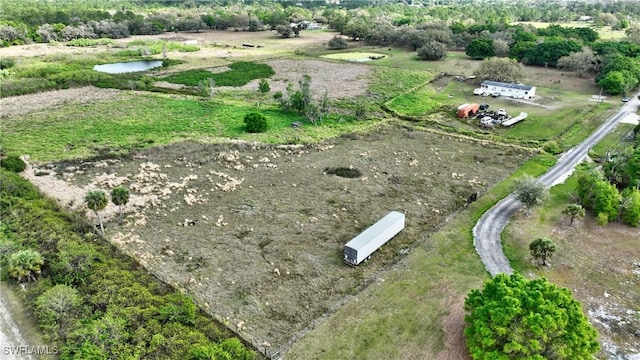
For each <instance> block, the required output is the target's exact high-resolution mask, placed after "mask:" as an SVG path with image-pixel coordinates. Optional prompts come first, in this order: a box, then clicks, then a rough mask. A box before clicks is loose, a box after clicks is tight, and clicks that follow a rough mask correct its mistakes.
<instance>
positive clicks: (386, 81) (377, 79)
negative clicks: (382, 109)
mask: <svg viewBox="0 0 640 360" xmlns="http://www.w3.org/2000/svg"><path fill="white" fill-rule="evenodd" d="M433 76H434V75H433V73H431V72H428V71H419V70H407V69H395V68H387V67H379V68H375V71H374V75H373V82H372V84H371V85H370V86H369V90H370V91H371V92H372V93H373V94H375V96H376V98H377V99H379V100H378V101H380V100H382V101H380V103H383V102H385V101H387V100H389V99H392V98H394V97H396V96H398V95H400V94H403V93H405V92H407V91H410V90H411V89H413V88H415V87H418V86H421V85H423V84H425V83H427V82H428V81H430V80H431V79H433Z"/></svg>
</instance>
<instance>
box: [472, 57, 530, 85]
mask: <svg viewBox="0 0 640 360" xmlns="http://www.w3.org/2000/svg"><path fill="white" fill-rule="evenodd" d="M473 74H474V75H476V76H477V77H478V78H480V79H483V80H493V81H502V82H515V83H518V82H521V81H522V80H524V78H525V76H526V75H527V73H526V72H525V70H524V65H522V64H521V63H519V62H517V61H516V60H514V59H509V58H497V57H492V58H489V59H484V60H482V62H481V63H480V66H478V68H477V69H476V70H475V71H474V72H473Z"/></svg>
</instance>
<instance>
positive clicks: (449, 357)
mask: <svg viewBox="0 0 640 360" xmlns="http://www.w3.org/2000/svg"><path fill="white" fill-rule="evenodd" d="M464 315H465V313H464V298H459V299H456V300H455V301H453V302H451V304H450V305H449V314H448V315H447V316H445V317H444V318H443V319H442V324H441V325H442V329H443V331H444V344H445V347H446V349H445V350H443V351H441V352H440V353H439V354H438V355H437V356H436V357H435V359H434V360H464V359H471V357H470V356H469V350H467V344H466V342H465V339H464V328H465V326H466V324H465V323H464Z"/></svg>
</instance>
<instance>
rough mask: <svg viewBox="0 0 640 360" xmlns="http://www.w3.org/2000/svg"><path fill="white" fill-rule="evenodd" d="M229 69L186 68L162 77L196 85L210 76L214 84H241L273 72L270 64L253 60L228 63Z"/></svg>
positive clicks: (268, 75)
mask: <svg viewBox="0 0 640 360" xmlns="http://www.w3.org/2000/svg"><path fill="white" fill-rule="evenodd" d="M229 68H231V70H229V71H225V72H221V73H212V72H211V71H207V70H203V69H193V70H186V71H182V72H179V73H176V74H171V75H169V76H167V77H164V78H162V80H164V81H168V82H171V83H174V84H183V85H188V86H197V85H198V83H199V82H200V81H203V80H206V79H208V78H212V79H213V80H214V81H215V82H216V86H243V85H246V84H247V83H248V82H249V81H251V80H253V79H263V78H268V77H270V76H271V75H273V74H275V72H274V71H273V69H272V68H271V66H269V65H267V64H258V63H254V62H247V61H240V62H236V63H233V64H230V65H229Z"/></svg>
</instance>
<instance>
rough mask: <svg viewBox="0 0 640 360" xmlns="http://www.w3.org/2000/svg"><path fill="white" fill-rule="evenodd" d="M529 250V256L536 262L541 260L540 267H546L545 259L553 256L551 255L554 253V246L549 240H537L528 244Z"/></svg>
mask: <svg viewBox="0 0 640 360" xmlns="http://www.w3.org/2000/svg"><path fill="white" fill-rule="evenodd" d="M529 250H531V256H533V257H534V258H535V259H536V260H542V266H547V258H550V257H551V256H553V253H555V252H556V244H554V243H553V241H551V240H550V239H547V238H539V239H536V240H534V241H533V242H531V244H529ZM539 263H540V262H539V261H538V264H539Z"/></svg>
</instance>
